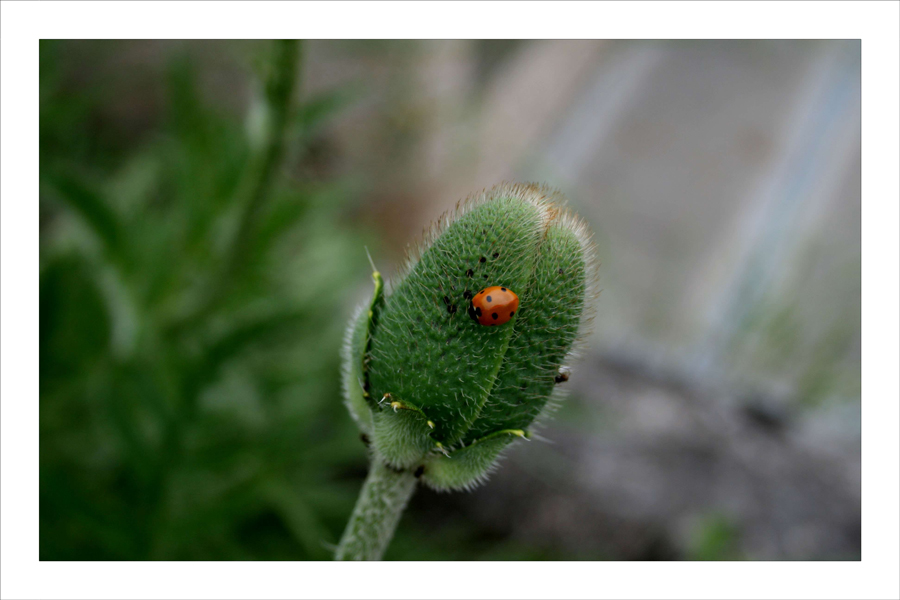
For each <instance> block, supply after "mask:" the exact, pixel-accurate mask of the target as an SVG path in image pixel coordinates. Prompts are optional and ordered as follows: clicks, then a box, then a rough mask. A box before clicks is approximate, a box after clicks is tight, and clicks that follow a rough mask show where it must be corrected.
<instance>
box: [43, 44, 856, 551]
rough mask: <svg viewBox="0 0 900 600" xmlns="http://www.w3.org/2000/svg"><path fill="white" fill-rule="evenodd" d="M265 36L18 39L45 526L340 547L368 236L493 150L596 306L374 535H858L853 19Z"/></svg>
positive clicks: (704, 544)
mask: <svg viewBox="0 0 900 600" xmlns="http://www.w3.org/2000/svg"><path fill="white" fill-rule="evenodd" d="M285 48H286V47H284V46H278V45H273V44H271V43H269V42H262V41H254V42H213V41H202V42H201V41H196V42H194V41H44V42H42V44H41V62H40V81H41V90H40V92H41V94H40V97H41V107H40V108H41V111H40V112H41V122H40V136H41V140H40V141H41V156H40V161H41V213H40V214H41V221H40V232H41V233H40V240H41V249H40V262H41V265H40V268H41V277H40V286H41V289H40V315H41V316H40V390H41V407H40V415H41V419H40V444H41V445H40V470H41V473H40V485H41V490H40V549H41V550H40V554H41V559H43V560H54V559H76V560H79V559H135V560H141V559H174V560H179V559H209V560H216V559H323V560H324V559H328V558H329V556H330V549H329V548H330V545H331V544H334V543H335V542H336V541H337V539H338V537H339V535H340V533H341V531H342V530H343V527H344V525H345V522H346V519H347V517H348V516H349V514H350V511H351V509H352V506H353V503H354V501H355V498H356V494H357V492H358V490H359V488H360V485H361V483H362V479H363V477H364V475H365V472H366V466H367V464H366V460H367V459H366V454H365V449H364V446H363V444H362V443H361V442H360V440H359V438H358V433H357V431H356V430H355V427H354V425H353V424H352V422H351V420H350V418H349V416H348V415H347V413H346V411H345V409H344V407H343V406H342V402H341V397H340V386H339V362H338V350H339V345H340V341H341V336H342V330H343V327H344V322H345V319H346V318H347V317H348V315H349V313H350V311H351V309H352V307H353V305H354V304H355V303H356V302H357V301H359V300H360V299H362V298H365V297H366V295H367V294H368V293H369V292H370V284H369V280H368V276H369V268H368V261H367V259H366V255H365V250H364V246H368V249H369V251H370V252H371V253H372V256H373V258H374V259H375V261H376V263H377V264H378V266H379V269H380V270H381V271H382V272H384V273H388V274H390V273H391V272H393V271H394V270H395V269H396V268H397V266H398V265H399V264H400V262H401V261H402V259H403V253H404V249H405V247H406V245H407V244H409V243H411V242H413V241H414V239H415V238H416V236H417V235H418V234H419V233H420V231H421V229H422V228H423V227H424V226H425V225H426V224H427V223H428V222H429V221H431V220H433V219H435V218H436V217H437V216H439V215H440V213H441V212H443V211H444V210H446V209H448V208H451V207H452V206H453V205H454V204H455V202H456V201H457V200H459V199H461V198H464V197H465V196H467V195H469V194H471V193H473V192H476V191H479V190H481V189H482V188H485V187H490V186H492V185H494V184H495V183H498V182H500V181H503V180H513V181H542V182H546V183H549V184H550V185H552V186H554V187H557V188H559V189H561V190H562V191H563V192H564V193H565V194H566V195H567V196H568V197H569V198H570V203H571V206H572V208H574V209H575V210H576V211H577V212H579V213H580V214H581V215H582V216H583V217H584V218H585V219H586V220H587V221H588V222H589V223H590V225H591V226H592V228H593V230H594V232H595V236H596V241H597V245H598V248H599V255H600V257H599V258H600V261H601V263H602V266H601V269H600V282H601V287H602V288H603V292H602V293H601V295H600V299H599V304H598V311H597V318H596V321H595V326H594V330H593V332H592V333H591V335H590V337H589V338H588V339H587V341H586V344H585V349H584V352H583V353H582V357H581V360H580V362H579V363H578V364H577V366H576V367H575V369H574V372H573V375H572V377H571V380H570V381H569V382H568V383H567V384H564V385H567V386H569V388H570V391H571V394H570V396H569V398H568V399H567V401H566V402H565V403H564V404H563V406H562V408H561V409H560V410H559V411H558V413H557V414H556V417H555V419H554V420H552V421H551V422H549V423H547V424H546V426H545V427H544V428H543V430H542V431H541V434H542V436H543V437H544V438H547V440H549V441H548V442H537V441H535V442H533V443H531V444H525V443H520V444H518V445H517V446H515V447H514V448H513V449H512V450H511V451H510V452H509V453H508V455H507V458H506V459H505V461H504V464H503V467H502V468H501V469H500V470H499V471H498V473H497V474H496V475H495V476H494V477H493V478H492V480H491V481H490V482H489V483H488V484H487V485H485V486H483V487H482V488H480V489H478V490H477V491H475V492H472V493H457V494H436V493H433V492H430V491H428V490H425V489H422V490H420V491H418V492H417V493H416V495H415V496H414V498H413V501H412V502H411V505H410V507H409V509H408V510H407V512H406V514H405V515H404V517H403V520H402V522H401V524H400V527H399V529H398V532H397V536H396V538H395V540H394V542H393V544H392V546H391V547H390V549H389V550H388V553H387V556H386V558H388V559H407V560H417V559H458V560H467V559H473V560H478V559H481V560H485V559H491V560H493V559H548V560H552V559H567V560H576V559H588V560H599V559H618V560H622V559H624V560H630V559H714V560H715V559H718V560H722V559H725V560H734V559H745V560H759V559H762V560H783V559H850V560H854V559H859V556H860V44H859V42H857V41H672V42H665V41H631V42H629V41H516V40H503V41H479V40H466V41H314V42H306V43H303V44H301V45H300V50H301V51H300V56H299V59H298V60H297V62H296V64H294V63H293V62H292V58H291V56H289V54H290V52H288V51H286V49H285ZM288 50H290V49H288ZM273 64H274V65H281V68H282V71H284V69H285V68H287V69H288V70H289V71H290V73H291V74H292V76H293V77H294V78H296V91H295V92H294V94H293V96H292V98H291V101H290V103H289V107H290V110H289V111H288V112H287V113H284V112H283V111H281V112H280V111H279V110H278V104H277V102H275V103H274V104H273V101H272V100H273V98H274V99H276V100H277V98H278V97H279V94H281V93H282V92H283V91H284V89H289V88H290V85H289V82H288V83H286V82H285V81H284V80H283V78H282V80H279V79H278V77H277V76H275V75H273V73H274V72H276V71H277V68H273ZM285 86H287V87H285ZM273 107H274V108H273ZM282 117H283V118H282ZM282 142H283V143H282Z"/></svg>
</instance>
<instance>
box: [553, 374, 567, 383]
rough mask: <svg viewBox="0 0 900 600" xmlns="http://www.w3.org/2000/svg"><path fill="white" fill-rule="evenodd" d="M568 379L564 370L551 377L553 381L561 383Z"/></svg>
mask: <svg viewBox="0 0 900 600" xmlns="http://www.w3.org/2000/svg"><path fill="white" fill-rule="evenodd" d="M568 380H569V374H568V373H566V372H565V371H564V372H562V373H560V374H559V375H557V376H556V377H554V378H553V381H555V382H556V383H562V382H563V381H568Z"/></svg>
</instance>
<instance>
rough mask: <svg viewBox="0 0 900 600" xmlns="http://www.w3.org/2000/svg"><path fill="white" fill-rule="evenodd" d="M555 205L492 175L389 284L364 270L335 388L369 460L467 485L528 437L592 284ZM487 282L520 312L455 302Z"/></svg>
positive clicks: (586, 240) (559, 373) (446, 486)
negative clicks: (489, 317) (490, 183)
mask: <svg viewBox="0 0 900 600" xmlns="http://www.w3.org/2000/svg"><path fill="white" fill-rule="evenodd" d="M563 201H564V198H563V197H562V196H561V194H559V193H557V192H553V191H551V190H549V189H547V188H545V187H542V186H536V185H509V184H504V185H499V186H497V187H495V188H493V189H491V190H489V191H487V192H485V193H482V194H481V195H479V196H477V197H474V198H470V199H469V200H467V201H466V202H464V203H462V204H461V205H459V206H458V207H457V209H456V210H455V211H453V212H452V213H449V214H447V215H445V216H444V217H442V218H441V220H440V221H439V222H438V224H437V225H436V226H434V227H433V228H432V230H431V231H430V232H429V234H428V235H427V236H426V239H425V240H424V243H423V245H422V247H421V249H419V250H418V251H417V252H416V253H415V256H412V257H410V260H409V263H408V265H407V267H406V269H405V270H404V271H403V274H402V275H401V276H400V277H399V278H398V279H397V281H396V283H395V285H393V286H392V290H391V291H390V293H385V291H384V289H383V285H382V279H381V275H380V274H379V273H378V272H377V271H375V272H374V273H373V279H374V280H375V293H374V295H373V298H372V300H371V301H370V302H368V303H367V304H366V305H364V306H363V307H361V308H360V309H359V310H358V312H357V313H356V314H355V315H354V317H353V319H352V320H351V323H350V326H349V328H348V332H347V337H346V340H345V348H344V392H345V400H346V404H347V406H348V408H349V410H350V412H351V414H352V415H353V417H354V419H355V420H356V422H357V424H358V425H359V427H360V429H361V430H362V432H363V433H364V434H365V435H366V436H367V438H368V439H369V440H370V441H371V449H372V454H373V461H375V463H376V465H378V466H379V468H382V467H385V466H386V467H387V468H388V469H393V470H394V471H395V472H398V473H400V472H407V471H408V472H414V473H415V474H416V476H418V477H420V479H421V481H423V482H424V483H425V484H426V485H429V486H430V487H432V488H434V489H438V490H453V489H466V488H471V487H473V486H474V485H477V484H478V483H479V482H481V481H483V480H484V479H485V478H486V476H487V474H488V473H489V472H490V470H491V469H492V468H493V467H494V465H495V463H496V460H497V458H498V457H499V455H500V453H501V452H502V451H503V450H504V449H505V448H506V447H507V446H508V445H509V444H510V443H511V442H513V441H515V440H517V439H528V438H529V437H530V433H529V432H530V430H531V429H532V428H533V426H534V424H535V422H536V420H537V419H538V418H539V416H540V415H541V414H542V413H543V412H545V409H546V408H547V405H548V400H549V399H550V398H551V395H553V394H554V388H555V387H556V386H557V384H558V383H560V382H561V381H564V380H565V379H566V378H567V375H568V368H567V366H566V362H567V360H568V359H569V358H570V357H571V352H572V348H573V345H574V344H575V342H576V339H577V338H578V336H579V334H580V333H583V331H584V328H585V325H586V322H587V321H588V320H589V319H588V318H587V317H586V312H587V310H586V309H588V308H590V305H591V303H590V300H591V299H592V298H593V290H594V287H595V286H594V281H595V274H594V273H595V269H594V262H593V261H594V248H593V244H592V243H591V241H590V236H589V234H588V231H587V228H586V227H585V226H584V224H583V223H582V222H581V221H580V220H579V219H578V218H577V217H575V216H574V215H572V214H571V213H569V212H568V211H566V210H565V209H563V208H562V207H561V206H560V204H561V203H562V202H563ZM495 285H496V286H503V287H506V288H507V289H509V290H511V291H513V292H514V293H516V294H517V295H518V296H519V308H518V310H517V311H516V313H515V315H514V316H513V317H512V318H511V319H510V320H509V321H508V322H506V323H504V324H501V325H497V326H484V325H481V324H479V323H478V321H476V320H474V319H472V318H470V316H469V314H468V309H469V306H470V303H471V299H472V297H473V296H474V295H475V294H477V293H478V292H479V291H480V290H481V289H483V288H485V287H488V286H495ZM373 468H374V467H373ZM411 491H412V488H411V489H410V493H411ZM365 496H366V493H365V492H364V494H363V496H362V497H365ZM362 497H361V499H362ZM361 501H362V500H361ZM404 504H405V502H404ZM401 510H402V508H401ZM358 512H359V511H358ZM362 512H363V513H364V512H365V511H362ZM354 514H356V513H354ZM361 514H362V513H361ZM350 534H351V532H350V528H349V527H348V532H347V533H345V540H343V541H342V546H344V544H345V542H347V536H348V535H350ZM351 554H352V553H351ZM341 556H343V557H347V558H353V556H350V555H348V554H347V553H346V552H344V553H343V554H341ZM379 556H380V555H379ZM356 558H377V556H372V555H367V556H357V557H356Z"/></svg>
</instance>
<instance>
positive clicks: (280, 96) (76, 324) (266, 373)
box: [40, 41, 371, 560]
mask: <svg viewBox="0 0 900 600" xmlns="http://www.w3.org/2000/svg"><path fill="white" fill-rule="evenodd" d="M86 44H93V45H92V46H91V47H90V48H86V46H85V45H86ZM122 44H126V42H113V41H102V42H100V41H98V42H85V41H65V42H51V43H47V42H42V43H41V63H42V66H41V79H42V81H41V98H42V100H41V251H40V259H41V272H40V557H41V559H42V560H89V559H102V560H142V559H167V560H193V559H201V560H250V559H278V560H296V559H325V558H328V557H329V556H330V554H331V552H330V550H328V549H327V548H326V547H325V546H324V545H323V543H322V542H323V540H328V539H331V540H334V539H335V538H336V537H337V535H338V534H339V532H340V529H341V527H342V526H343V524H344V518H345V516H346V513H347V511H349V510H350V508H351V507H352V505H353V500H354V495H353V493H354V490H352V489H350V488H349V486H346V485H345V483H344V482H343V481H342V480H341V474H342V473H344V472H348V471H349V472H351V473H352V472H355V470H356V469H358V465H359V441H358V437H357V434H356V432H355V431H354V429H353V427H352V426H351V425H350V424H349V423H346V422H345V421H346V417H345V415H344V414H343V408H342V407H340V406H338V405H336V403H335V401H334V399H335V397H337V396H338V395H339V394H340V385H339V377H340V364H339V360H338V353H339V349H340V336H341V331H342V329H343V319H342V318H341V317H340V316H339V313H340V310H339V309H338V310H335V307H336V306H337V307H340V306H341V305H342V302H343V301H344V291H343V290H345V289H346V287H347V286H348V285H350V284H351V283H352V277H353V273H354V272H355V271H356V270H357V266H358V265H359V264H361V261H364V260H365V257H364V255H363V254H362V248H361V247H360V235H361V234H360V232H358V231H356V230H355V229H354V228H353V227H352V226H351V224H349V223H347V222H346V221H345V220H344V217H343V213H344V212H345V211H346V206H347V197H348V194H346V193H344V191H343V189H342V187H343V186H342V185H341V184H340V182H334V181H328V180H326V181H318V180H315V179H312V178H311V177H300V176H298V171H299V172H301V173H303V172H305V171H308V170H309V169H308V168H305V167H306V165H307V163H308V160H309V159H308V158H307V155H306V153H305V152H304V151H303V150H304V148H305V147H307V146H309V145H310V144H311V143H313V142H314V140H312V139H311V136H312V135H313V134H312V133H311V132H312V131H313V129H315V128H316V127H321V126H322V125H323V124H324V119H327V118H329V117H332V116H333V115H334V114H335V110H334V109H335V108H338V107H339V103H337V102H335V101H334V97H335V96H334V92H325V93H323V94H322V95H320V96H309V95H305V96H304V97H302V98H301V97H300V94H299V93H298V91H297V88H298V86H299V79H300V77H299V74H300V73H301V72H302V70H301V62H302V61H301V57H302V54H301V53H300V50H301V47H302V45H301V44H300V43H299V42H292V41H278V42H273V43H264V44H259V45H258V46H256V45H254V46H252V47H251V49H252V50H254V51H255V50H259V51H260V55H261V57H262V58H264V60H260V61H258V62H259V66H260V67H261V71H260V72H259V73H258V74H257V73H255V72H252V71H249V72H247V74H246V80H247V81H248V82H249V83H250V84H251V89H253V90H254V93H253V94H251V96H250V103H249V106H248V107H247V108H248V110H247V114H248V115H249V117H248V119H247V121H246V123H248V124H250V125H251V126H249V127H248V126H246V125H245V122H244V121H243V120H242V119H241V118H234V117H232V116H231V115H229V114H227V113H225V112H224V111H223V110H222V109H221V108H220V107H219V108H217V107H216V106H215V105H212V103H210V102H208V101H204V100H203V94H202V88H201V87H200V86H198V85H197V82H198V79H202V78H198V77H197V76H196V71H195V69H196V68H198V67H199V68H202V67H203V65H202V64H197V63H196V62H193V63H192V61H189V60H187V58H188V57H186V56H185V54H184V53H182V52H179V53H173V62H172V63H171V64H169V65H168V68H167V69H163V70H161V74H160V75H159V76H158V77H160V79H161V80H160V81H156V80H151V83H152V85H151V86H149V88H150V89H154V90H155V89H157V88H158V89H160V90H164V91H165V92H166V93H165V94H160V96H161V104H160V107H159V112H158V115H157V113H153V114H150V115H149V116H147V117H146V118H147V119H148V122H149V125H148V128H147V132H146V134H145V135H141V136H134V135H133V134H132V133H131V132H130V131H129V132H126V133H124V134H120V135H118V136H117V135H116V131H117V130H116V122H115V121H111V120H109V119H107V120H105V121H104V120H103V119H102V115H103V114H110V113H113V114H119V113H121V112H122V110H121V107H119V110H116V111H111V110H109V108H108V106H106V105H102V104H100V103H103V102H106V103H115V102H118V100H117V99H116V94H114V93H102V94H101V93H97V90H96V89H93V88H90V89H87V90H83V89H80V88H78V87H75V86H73V85H72V84H71V82H72V81H79V80H81V79H84V78H85V75H84V73H83V72H82V71H78V70H76V71H74V74H73V72H72V69H86V70H87V73H90V72H91V71H90V69H98V70H102V68H100V67H98V66H96V65H92V64H90V63H87V62H84V61H78V60H76V61H67V60H66V59H67V57H68V56H71V55H73V54H74V55H75V56H76V57H77V56H80V55H84V54H87V53H89V54H91V55H92V56H95V57H108V56H117V55H120V54H121V55H125V54H128V53H127V52H122V51H121V49H122V48H121V45H122ZM175 47H176V48H181V46H175ZM207 47H208V46H207ZM197 49H198V48H197V47H194V50H197ZM201 49H202V47H201ZM188 50H190V48H186V49H184V52H187V51H188ZM132 54H133V53H132ZM45 66H46V67H47V69H45V68H44V67H45ZM107 67H108V65H107ZM118 68H120V69H122V70H121V71H120V72H118V73H117V76H116V77H111V78H110V77H108V78H105V79H104V85H113V84H115V85H120V86H122V88H124V89H130V87H131V86H134V85H135V84H134V79H133V77H134V76H135V75H134V74H133V73H132V72H131V71H130V70H127V69H123V68H122V67H118ZM241 81H243V80H238V81H236V83H240V82H241ZM257 82H258V83H257ZM103 91H104V92H107V91H109V92H112V91H114V90H106V89H104V90H103ZM73 107H77V109H78V110H77V114H72V113H73V111H74V110H75V108H73ZM260 115H262V116H263V117H264V118H261V119H260V118H256V117H257V116H260ZM94 123H103V124H104V125H103V127H102V128H98V130H94V129H92V127H95V126H94V125H93V124H94ZM97 131H102V132H104V134H103V135H100V134H98V132H97ZM286 165H290V167H291V168H290V169H288V168H287V167H286ZM370 243H371V241H370ZM347 477H348V478H349V475H348V476H347Z"/></svg>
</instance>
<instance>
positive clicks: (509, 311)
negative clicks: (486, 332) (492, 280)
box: [469, 285, 519, 327]
mask: <svg viewBox="0 0 900 600" xmlns="http://www.w3.org/2000/svg"><path fill="white" fill-rule="evenodd" d="M517 310H519V297H518V296H517V295H516V293H515V292H514V291H512V290H511V289H509V288H506V287H501V286H499V285H492V286H491V287H486V288H484V289H483V290H481V291H480V292H478V293H477V294H475V296H474V297H473V298H472V305H471V306H470V307H469V316H470V317H472V318H473V319H474V320H475V321H477V322H478V323H480V324H481V325H485V326H488V327H491V326H494V325H503V324H504V323H507V322H509V320H510V319H512V318H513V315H515V314H516V311H517Z"/></svg>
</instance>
